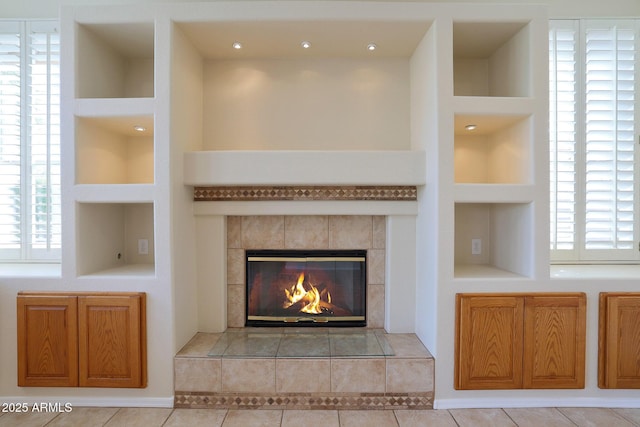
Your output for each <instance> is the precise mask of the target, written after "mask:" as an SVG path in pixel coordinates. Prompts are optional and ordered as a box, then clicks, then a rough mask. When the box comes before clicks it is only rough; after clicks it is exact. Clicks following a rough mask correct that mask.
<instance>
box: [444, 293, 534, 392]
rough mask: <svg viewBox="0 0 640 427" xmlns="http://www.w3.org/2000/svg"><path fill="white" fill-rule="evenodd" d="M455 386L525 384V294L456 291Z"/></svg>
mask: <svg viewBox="0 0 640 427" xmlns="http://www.w3.org/2000/svg"><path fill="white" fill-rule="evenodd" d="M456 305H457V310H456V349H455V374H454V375H455V388H456V389H458V390H474V389H512V388H520V387H522V349H523V346H522V325H523V316H524V298H523V297H517V296H500V295H494V296H484V295H474V294H464V295H463V294H458V295H456Z"/></svg>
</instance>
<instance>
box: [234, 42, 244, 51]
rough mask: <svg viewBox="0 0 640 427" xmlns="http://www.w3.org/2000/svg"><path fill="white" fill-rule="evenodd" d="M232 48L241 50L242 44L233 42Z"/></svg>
mask: <svg viewBox="0 0 640 427" xmlns="http://www.w3.org/2000/svg"><path fill="white" fill-rule="evenodd" d="M233 48H234V49H242V43H240V42H233Z"/></svg>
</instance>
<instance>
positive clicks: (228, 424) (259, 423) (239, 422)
mask: <svg viewBox="0 0 640 427" xmlns="http://www.w3.org/2000/svg"><path fill="white" fill-rule="evenodd" d="M281 421H282V411H276V410H258V411H255V410H233V411H229V412H227V417H226V418H225V419H224V422H223V423H222V427H280V422H281Z"/></svg>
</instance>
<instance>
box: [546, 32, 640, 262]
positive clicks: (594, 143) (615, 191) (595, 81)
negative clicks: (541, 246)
mask: <svg viewBox="0 0 640 427" xmlns="http://www.w3.org/2000/svg"><path fill="white" fill-rule="evenodd" d="M639 27H640V26H639V25H638V21H637V20H613V21H606V20H583V21H580V20H554V21H551V22H550V31H549V82H550V85H549V91H550V93H549V95H550V96H549V99H550V104H549V112H550V116H549V122H550V123H549V125H550V126H549V141H550V153H549V154H550V185H551V187H550V208H551V209H550V226H551V227H550V230H551V235H550V243H551V260H552V261H564V262H573V261H585V262H609V261H611V262H616V261H623V262H624V261H638V260H640V251H639V249H640V247H639V242H640V233H639V231H640V230H639V229H640V224H638V225H636V223H637V222H638V219H639V218H638V212H639V209H638V206H639V201H640V200H639V198H640V197H639V195H638V191H639V189H640V188H639V175H638V169H640V167H639V166H638V165H637V161H636V159H637V156H638V153H637V150H638V148H637V147H638V140H637V138H638V136H637V135H636V129H637V127H636V123H637V122H638V112H637V110H638V109H637V108H636V103H637V99H636V92H637V89H638V86H639V85H638V80H639V79H638V77H637V75H638V73H637V68H638V49H639V47H638V46H639V43H638V34H639V31H638V28H639Z"/></svg>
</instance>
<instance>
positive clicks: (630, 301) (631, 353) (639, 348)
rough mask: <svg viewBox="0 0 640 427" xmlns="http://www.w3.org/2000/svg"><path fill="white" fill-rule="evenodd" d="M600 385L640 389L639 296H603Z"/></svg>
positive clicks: (601, 297)
mask: <svg viewBox="0 0 640 427" xmlns="http://www.w3.org/2000/svg"><path fill="white" fill-rule="evenodd" d="M599 326H600V343H599V344H600V345H599V347H600V348H599V350H600V351H599V353H600V354H599V363H598V365H599V372H598V386H599V387H600V388H640V294H606V293H603V294H601V295H600V325H599Z"/></svg>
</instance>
